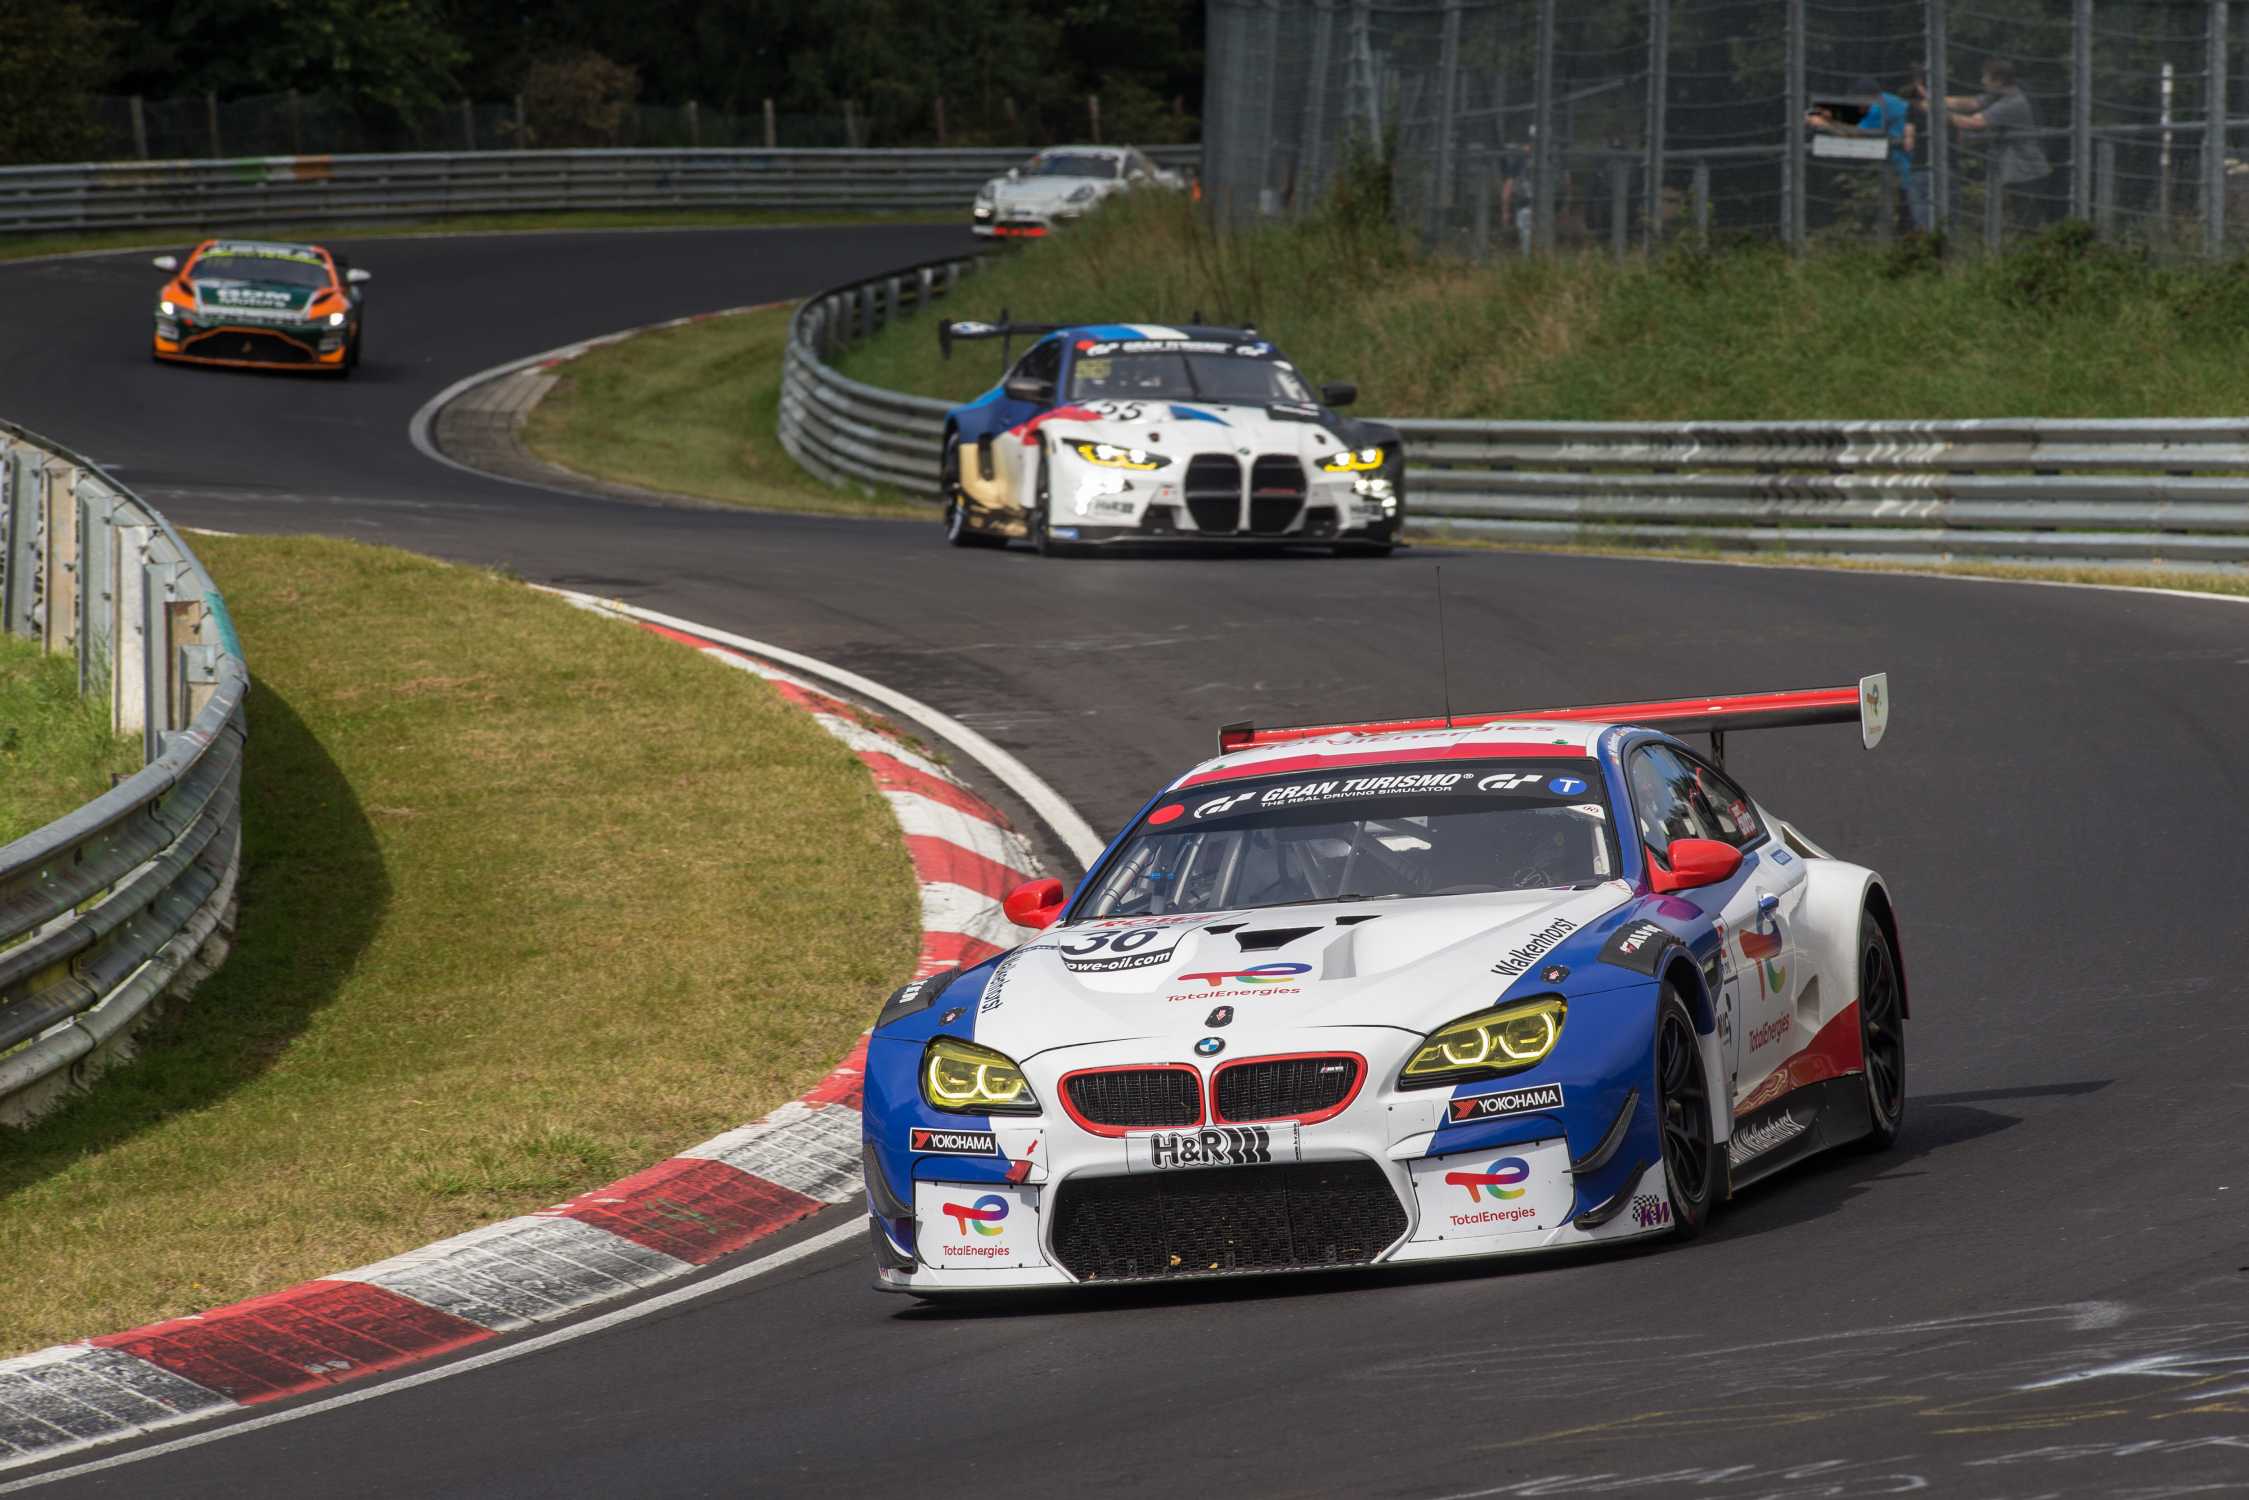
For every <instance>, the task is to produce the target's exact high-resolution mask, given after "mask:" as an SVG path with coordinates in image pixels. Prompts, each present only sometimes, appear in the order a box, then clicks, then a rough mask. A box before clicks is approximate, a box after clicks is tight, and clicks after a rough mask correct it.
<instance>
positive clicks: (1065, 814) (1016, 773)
mask: <svg viewBox="0 0 2249 1500" xmlns="http://www.w3.org/2000/svg"><path fill="white" fill-rule="evenodd" d="M533 587H538V588H545V590H546V592H548V593H552V594H559V595H561V596H562V597H563V598H565V599H569V600H571V601H572V602H573V603H579V604H584V605H588V606H591V607H594V608H598V609H605V610H614V611H616V612H617V613H619V614H622V615H628V616H630V617H631V618H633V619H636V620H646V621H648V622H649V623H650V624H652V625H662V626H665V627H667V628H669V629H672V630H676V631H679V632H680V633H681V634H682V635H692V636H698V637H700V638H702V639H704V640H710V641H717V642H719V643H721V644H722V645H728V646H732V647H735V648H736V649H737V650H741V651H747V652H749V653H750V654H751V655H753V656H763V657H769V658H771V659H772V660H774V661H777V662H780V663H781V664H782V665H784V666H790V667H794V668H796V669H797V670H798V671H800V672H804V673H807V674H809V675H811V676H814V677H820V678H825V679H826V680H827V681H829V682H832V683H835V684H836V685H837V686H838V687H842V688H846V689H849V690H850V691H851V692H854V693H857V694H858V695H859V696H861V697H863V698H868V699H871V700H873V701H874V702H876V703H880V704H881V705H882V706H883V707H885V708H888V709H891V710H894V711H895V712H897V713H899V714H902V715H904V716H905V717H906V718H909V719H912V720H914V721H915V722H916V723H918V724H921V725H923V726H924V727H925V728H927V729H929V730H931V731H932V732H934V733H935V734H937V735H938V736H940V737H941V738H943V739H945V740H948V741H950V742H951V743H952V744H953V745H954V746H955V747H957V748H958V749H959V750H960V751H961V752H962V753H963V754H964V755H966V756H968V757H969V758H970V759H971V760H973V761H975V762H976V763H977V764H978V765H980V766H982V767H983V768H984V769H985V770H987V771H989V772H990V773H991V774H992V775H993V776H995V777H997V778H998V779H999V781H1000V782H1001V784H1002V785H1004V786H1005V787H1006V788H1007V789H1008V790H1009V791H1011V792H1013V793H1014V794H1015V795H1016V796H1018V797H1020V798H1022V799H1023V801H1024V803H1025V804H1026V805H1028V806H1029V807H1030V809H1031V810H1032V811H1033V812H1034V813H1036V814H1038V816H1039V818H1040V819H1041V820H1042V821H1044V822H1045V823H1046V825H1047V827H1049V828H1051V829H1053V830H1054V835H1055V837H1057V838H1059V839H1060V840H1061V841H1062V843H1063V846H1064V847H1065V848H1067V849H1068V850H1069V851H1070V857H1071V858H1073V859H1075V860H1076V861H1077V862H1078V865H1079V867H1080V868H1081V869H1091V868H1092V867H1093V862H1094V860H1096V859H1098V858H1099V857H1100V855H1101V851H1102V850H1103V849H1104V848H1106V847H1108V841H1107V840H1106V839H1103V838H1102V837H1101V836H1100V835H1098V834H1096V833H1095V832H1094V831H1093V825H1092V824H1090V823H1088V822H1086V820H1085V819H1084V818H1083V817H1081V816H1080V815H1079V813H1078V810H1077V809H1076V808H1074V807H1072V806H1071V805H1070V804H1069V803H1068V802H1067V801H1066V800H1064V798H1063V796H1062V794H1061V793H1060V792H1057V791H1056V790H1055V789H1054V788H1053V787H1051V786H1049V785H1048V784H1047V782H1046V780H1045V778H1043V777H1041V776H1040V775H1039V774H1038V772H1036V771H1034V770H1032V769H1031V768H1030V767H1029V766H1027V765H1025V764H1023V762H1022V761H1020V760H1018V759H1016V757H1015V756H1014V755H1012V754H1010V753H1009V752H1008V751H1005V750H1002V749H1001V748H1000V747H999V746H997V745H995V744H993V743H992V742H991V741H990V740H988V739H986V738H984V736H982V735H981V734H978V733H977V732H976V731H975V730H973V729H971V728H969V727H968V726H967V725H966V724H963V723H961V722H960V720H958V719H956V718H954V717H952V715H950V714H947V713H945V712H944V711H942V710H940V709H936V708H932V707H930V706H929V705H928V704H926V703H924V702H922V701H921V700H920V699H918V698H911V697H908V696H907V695H906V694H904V693H901V692H899V691H898V690H897V689H896V688H892V687H886V686H884V685H883V684H882V683H879V682H876V681H874V680H873V679H872V678H867V677H862V676H860V675H859V674H858V673H856V672H851V671H847V670H845V669H844V668H842V667H838V666H833V665H831V664H830V663H828V662H824V661H822V660H820V658H818V657H816V656H807V655H805V654H804V653H803V652H801V651H791V650H789V649H788V648H787V647H785V646H775V645H772V644H769V643H768V642H765V641H758V640H752V639H750V638H749V637H748V636H744V635H735V634H733V633H732V632H730V631H725V630H714V629H712V628H711V627H710V626H708V625H700V624H697V623H696V622H695V621H693V620H683V619H681V618H680V617H679V616H677V615H667V614H663V613H660V612H658V611H656V610H653V609H643V608H641V607H640V606H639V605H637V604H626V603H624V602H623V601H621V600H617V599H603V598H600V597H598V596H596V595H592V594H583V593H579V592H577V591H576V590H573V589H558V588H550V587H546V586H545V585H533Z"/></svg>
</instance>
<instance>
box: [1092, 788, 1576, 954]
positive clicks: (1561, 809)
mask: <svg viewBox="0 0 2249 1500" xmlns="http://www.w3.org/2000/svg"><path fill="white" fill-rule="evenodd" d="M1616 871H1617V857H1616V843H1615V840H1614V838H1613V837H1612V835H1611V833H1610V828H1609V809H1608V799H1607V797H1606V795H1605V794H1604V792H1603V789H1602V784H1601V778H1600V774H1599V772H1598V771H1597V770H1596V769H1595V766H1594V763H1593V762H1592V761H1591V760H1588V759H1585V758H1583V757H1576V758H1569V759H1556V760H1552V761H1546V760H1504V761H1439V762H1431V763H1422V764H1414V765H1386V766H1374V767H1368V768H1365V769H1356V768H1353V769H1345V770H1327V771H1321V772H1315V773H1311V774H1308V775H1294V776H1277V777H1269V778H1259V779H1256V780H1241V781H1224V782H1218V783H1214V784H1211V785H1207V786H1201V787H1195V788H1192V789H1187V790H1183V791H1180V792H1177V793H1174V794H1173V795H1171V796H1168V797H1165V798H1163V799H1161V800H1160V801H1159V802H1158V803H1157V804H1156V806H1155V807H1154V808H1152V809H1150V810H1149V813H1148V815H1147V816H1146V817H1145V818H1143V819H1141V821H1140V825H1139V826H1138V827H1137V828H1135V829H1134V830H1133V831H1132V833H1131V835H1130V836H1128V837H1127V838H1126V839H1125V841H1124V843H1123V845H1122V847H1120V848H1119V849H1118V851H1117V853H1116V855H1115V856H1114V857H1113V858H1112V859H1110V860H1109V862H1108V863H1107V864H1106V865H1105V866H1104V867H1103V868H1102V871H1101V878H1100V882H1099V884H1098V885H1096V886H1095V887H1094V889H1093V891H1092V893H1091V895H1090V897H1089V898H1088V899H1087V901H1086V902H1085V904H1084V906H1083V907H1082V908H1081V909H1080V910H1079V911H1078V912H1077V913H1076V914H1075V918H1074V920H1085V919H1088V918H1094V917H1129V916H1160V915H1164V914H1167V913H1172V912H1184V913H1199V912H1215V911H1240V910H1243V909H1244V908H1249V907H1259V906H1285V905H1288V904H1291V903H1294V902H1306V901H1338V900H1367V901H1371V900H1377V899H1381V898H1384V897H1397V896H1460V895H1470V894H1474V893H1478V892H1489V891H1521V890H1544V889H1550V888H1555V887H1565V886H1576V885H1585V884H1589V883H1592V882H1595V881H1601V880H1608V879H1612V878H1613V877H1614V876H1615V874H1616Z"/></svg>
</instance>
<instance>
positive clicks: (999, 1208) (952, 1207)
mask: <svg viewBox="0 0 2249 1500" xmlns="http://www.w3.org/2000/svg"><path fill="white" fill-rule="evenodd" d="M945 1213H946V1215H947V1216H948V1217H949V1218H951V1219H952V1221H953V1222H954V1223H955V1224H957V1225H959V1226H960V1232H961V1233H962V1234H966V1233H968V1232H969V1231H970V1230H971V1229H973V1230H975V1231H976V1232H977V1233H978V1234H980V1235H983V1236H984V1237H985V1238H986V1239H992V1238H994V1237H996V1236H997V1235H999V1234H1000V1233H1001V1230H1000V1223H1001V1221H1002V1220H1004V1219H1005V1218H1006V1217H1007V1200H1006V1199H1005V1198H1002V1197H1001V1196H1000V1195H999V1194H997V1193H986V1194H985V1195H984V1196H983V1197H981V1198H979V1199H977V1200H976V1201H975V1202H974V1203H965V1204H964V1203H948V1204H946V1205H945Z"/></svg>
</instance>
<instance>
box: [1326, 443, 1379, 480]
mask: <svg viewBox="0 0 2249 1500" xmlns="http://www.w3.org/2000/svg"><path fill="white" fill-rule="evenodd" d="M1381 467H1382V450H1381V449H1380V448H1346V449H1344V450H1343V451H1342V452H1341V453H1338V454H1336V455H1335V456H1334V457H1333V458H1330V459H1326V460H1324V461H1323V462H1322V463H1321V464H1320V472H1322V473H1323V474H1364V473H1366V472H1367V471H1368V470H1370V469H1379V468H1381Z"/></svg>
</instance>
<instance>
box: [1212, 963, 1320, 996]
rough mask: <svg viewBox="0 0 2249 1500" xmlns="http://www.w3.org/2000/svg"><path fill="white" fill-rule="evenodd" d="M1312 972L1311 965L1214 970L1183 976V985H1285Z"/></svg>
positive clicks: (1267, 965)
mask: <svg viewBox="0 0 2249 1500" xmlns="http://www.w3.org/2000/svg"><path fill="white" fill-rule="evenodd" d="M1311 972H1312V966H1311V965H1310V964H1259V965H1258V966H1257V967H1256V968H1254V969H1230V970H1224V971H1220V970H1212V971H1211V972H1209V973H1206V974H1182V975H1180V976H1179V978H1180V981H1181V982H1182V983H1184V982H1186V981H1187V980H1190V979H1200V980H1201V981H1202V982H1203V983H1205V984H1207V985H1209V986H1210V987H1211V988H1212V989H1214V990H1215V989H1217V988H1218V987H1219V986H1220V985H1223V984H1285V983H1286V982H1287V981H1289V980H1291V979H1294V978H1296V977H1297V976H1298V975H1299V974H1309V973H1311Z"/></svg>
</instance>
